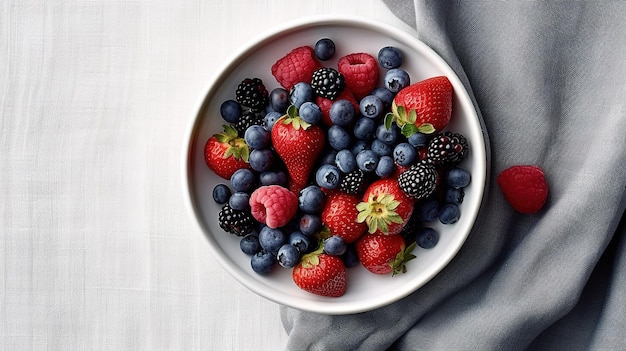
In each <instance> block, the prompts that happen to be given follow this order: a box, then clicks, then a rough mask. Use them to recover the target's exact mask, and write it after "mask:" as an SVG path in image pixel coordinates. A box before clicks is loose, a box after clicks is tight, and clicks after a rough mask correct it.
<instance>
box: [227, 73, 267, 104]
mask: <svg viewBox="0 0 626 351" xmlns="http://www.w3.org/2000/svg"><path fill="white" fill-rule="evenodd" d="M235 100H237V102H238V103H240V104H241V105H242V106H245V107H248V108H249V109H251V110H253V111H261V110H263V109H265V107H266V106H267V105H268V104H269V93H268V92H267V89H265V85H263V81H262V80H261V79H260V78H246V79H244V80H243V81H241V83H239V86H237V90H236V91H235Z"/></svg>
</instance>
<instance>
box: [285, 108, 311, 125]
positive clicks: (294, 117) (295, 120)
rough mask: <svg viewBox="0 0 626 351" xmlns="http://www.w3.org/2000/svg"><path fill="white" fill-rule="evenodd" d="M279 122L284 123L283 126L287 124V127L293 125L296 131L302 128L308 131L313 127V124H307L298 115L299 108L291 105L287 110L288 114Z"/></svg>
mask: <svg viewBox="0 0 626 351" xmlns="http://www.w3.org/2000/svg"><path fill="white" fill-rule="evenodd" d="M279 121H280V123H283V124H287V125H289V124H291V126H292V127H293V129H295V130H299V129H300V128H302V129H304V130H307V129H309V127H310V126H311V125H312V124H311V123H308V122H305V121H304V120H303V119H302V118H301V117H300V116H299V115H298V108H297V107H295V106H294V105H290V106H289V107H288V108H287V113H286V114H285V115H283V116H282V117H281V118H279Z"/></svg>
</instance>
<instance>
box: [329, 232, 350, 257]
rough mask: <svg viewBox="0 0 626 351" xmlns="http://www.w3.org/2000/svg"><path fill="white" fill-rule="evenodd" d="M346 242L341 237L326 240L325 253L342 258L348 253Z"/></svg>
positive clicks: (331, 237) (334, 236) (336, 236)
mask: <svg viewBox="0 0 626 351" xmlns="http://www.w3.org/2000/svg"><path fill="white" fill-rule="evenodd" d="M346 246H347V245H346V242H345V241H344V240H343V238H342V237H340V236H339V235H332V236H330V237H329V238H327V239H326V240H324V252H325V253H327V254H328V255H331V256H341V255H343V254H344V253H345V252H346Z"/></svg>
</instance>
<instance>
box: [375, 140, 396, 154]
mask: <svg viewBox="0 0 626 351" xmlns="http://www.w3.org/2000/svg"><path fill="white" fill-rule="evenodd" d="M371 149H372V151H374V153H376V155H378V156H391V153H392V152H393V149H392V148H391V145H389V144H385V143H384V142H382V141H380V140H379V139H374V140H373V141H372V146H371Z"/></svg>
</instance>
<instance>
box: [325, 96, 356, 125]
mask: <svg viewBox="0 0 626 351" xmlns="http://www.w3.org/2000/svg"><path fill="white" fill-rule="evenodd" d="M337 100H348V101H350V103H352V106H354V110H355V111H358V110H359V103H358V102H357V101H356V99H355V98H354V95H353V94H352V92H351V91H350V90H348V89H343V90H342V91H341V93H339V95H338V96H337V98H336V99H335V100H331V99H329V98H325V97H321V96H317V97H316V98H315V104H316V105H317V106H319V107H320V110H322V122H324V124H325V125H327V126H331V125H333V122H332V121H331V120H330V107H331V106H332V105H333V102H335V101H337Z"/></svg>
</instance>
